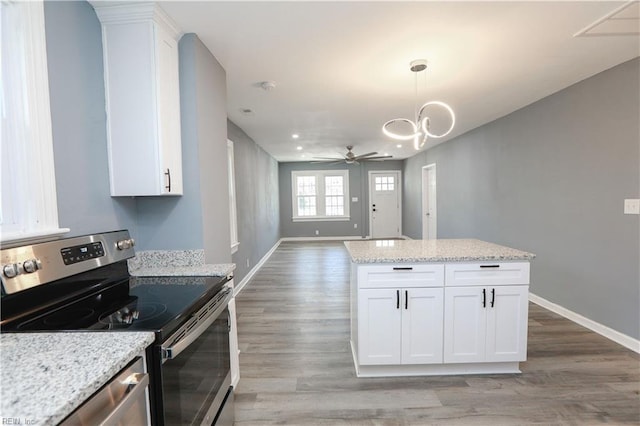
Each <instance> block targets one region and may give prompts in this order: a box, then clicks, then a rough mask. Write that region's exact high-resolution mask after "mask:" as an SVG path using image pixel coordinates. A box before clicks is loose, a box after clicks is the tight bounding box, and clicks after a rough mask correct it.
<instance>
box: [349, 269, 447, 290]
mask: <svg viewBox="0 0 640 426" xmlns="http://www.w3.org/2000/svg"><path fill="white" fill-rule="evenodd" d="M443 285H444V265H442V264H435V265H431V264H429V265H416V264H413V265H412V264H397V263H395V264H389V265H372V266H360V267H358V288H390V287H392V288H397V287H442V286H443Z"/></svg>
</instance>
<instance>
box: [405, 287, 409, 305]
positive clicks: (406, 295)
mask: <svg viewBox="0 0 640 426" xmlns="http://www.w3.org/2000/svg"><path fill="white" fill-rule="evenodd" d="M404 309H409V290H405V291H404Z"/></svg>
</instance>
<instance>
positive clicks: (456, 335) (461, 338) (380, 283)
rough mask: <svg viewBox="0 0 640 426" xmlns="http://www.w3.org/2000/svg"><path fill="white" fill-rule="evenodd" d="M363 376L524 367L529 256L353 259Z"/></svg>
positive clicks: (355, 330) (357, 358)
mask: <svg viewBox="0 0 640 426" xmlns="http://www.w3.org/2000/svg"><path fill="white" fill-rule="evenodd" d="M351 277H352V278H351V279H352V283H351V286H352V291H351V295H352V300H351V312H352V327H351V345H352V351H353V357H354V362H355V365H356V372H357V374H358V376H361V377H364V376H401V375H430V374H479V373H513V372H519V370H518V362H520V361H524V360H525V359H526V353H527V316H528V290H529V287H528V284H529V263H528V262H502V263H490V264H488V263H456V262H452V263H446V264H444V263H425V264H413V265H407V264H384V265H381V264H352V273H351Z"/></svg>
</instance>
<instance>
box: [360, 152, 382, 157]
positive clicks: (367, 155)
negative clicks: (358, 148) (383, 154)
mask: <svg viewBox="0 0 640 426" xmlns="http://www.w3.org/2000/svg"><path fill="white" fill-rule="evenodd" d="M376 154H377V152H367V153H366V154H360V155H356V157H355V158H364V157H369V156H370V155H376Z"/></svg>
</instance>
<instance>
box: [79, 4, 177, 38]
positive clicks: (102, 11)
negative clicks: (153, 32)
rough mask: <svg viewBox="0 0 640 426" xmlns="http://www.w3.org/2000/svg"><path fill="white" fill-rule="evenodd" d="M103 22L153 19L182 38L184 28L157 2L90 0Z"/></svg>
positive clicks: (172, 34) (175, 35)
mask: <svg viewBox="0 0 640 426" xmlns="http://www.w3.org/2000/svg"><path fill="white" fill-rule="evenodd" d="M89 3H90V4H91V6H93V8H94V10H95V11H96V15H97V16H98V19H99V20H100V22H101V23H103V24H107V23H134V22H142V21H148V20H150V19H151V20H153V21H154V22H156V23H158V24H160V25H162V26H163V27H164V28H165V29H166V30H167V31H168V32H169V33H170V35H171V36H172V37H174V38H175V39H176V40H180V38H181V37H182V35H183V34H184V33H183V32H182V29H181V28H180V27H179V26H178V24H176V23H175V21H174V20H173V18H171V16H169V15H168V14H167V12H165V11H164V10H163V9H162V8H161V7H160V5H159V4H158V3H156V2H118V1H115V2H112V1H96V0H94V1H90V2H89Z"/></svg>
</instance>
